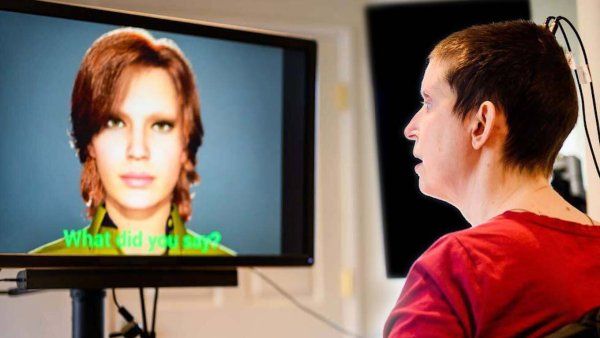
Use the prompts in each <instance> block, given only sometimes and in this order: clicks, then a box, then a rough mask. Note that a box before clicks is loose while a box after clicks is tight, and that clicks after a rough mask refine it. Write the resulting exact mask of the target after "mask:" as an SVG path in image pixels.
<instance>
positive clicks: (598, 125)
mask: <svg viewBox="0 0 600 338" xmlns="http://www.w3.org/2000/svg"><path fill="white" fill-rule="evenodd" d="M551 18H553V17H549V18H548V19H546V22H548V21H549V19H551ZM561 20H562V21H565V22H566V23H567V24H568V25H569V26H570V27H571V30H572V31H573V33H574V34H575V36H576V37H577V41H578V42H579V46H580V47H581V51H582V53H583V58H584V60H585V67H587V71H588V72H589V71H591V70H590V68H589V63H588V58H587V52H586V51H585V47H584V45H583V41H582V40H581V36H579V33H578V32H577V30H576V29H575V26H574V25H573V24H572V23H571V21H569V20H568V19H567V18H565V17H563V16H558V17H556V19H555V20H554V24H555V26H558V28H559V29H560V31H561V34H562V36H563V38H564V40H565V42H566V44H567V49H568V50H569V52H570V53H572V50H571V46H570V44H569V40H568V39H567V34H566V33H565V30H564V29H563V27H562V24H561V23H560V21H561ZM554 32H556V27H555V29H554V30H553V33H554ZM590 76H591V74H590ZM575 79H576V80H577V89H578V91H579V97H580V98H581V110H582V113H583V126H584V129H585V135H586V138H587V141H588V146H589V147H590V152H591V154H592V160H593V162H594V166H595V169H596V173H597V174H598V177H600V167H599V166H598V160H597V159H596V153H595V152H594V147H593V145H592V139H591V138H590V133H589V130H588V126H587V116H586V114H585V99H584V96H583V90H582V89H581V81H580V80H579V74H578V73H577V69H575ZM590 91H591V93H592V109H593V110H594V118H595V121H596V131H597V133H598V137H599V138H600V122H599V121H598V111H597V108H596V95H595V92H594V86H593V84H592V81H590Z"/></svg>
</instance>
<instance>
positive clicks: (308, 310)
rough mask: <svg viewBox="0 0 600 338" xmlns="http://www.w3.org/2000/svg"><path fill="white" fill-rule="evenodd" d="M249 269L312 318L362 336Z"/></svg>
mask: <svg viewBox="0 0 600 338" xmlns="http://www.w3.org/2000/svg"><path fill="white" fill-rule="evenodd" d="M250 269H251V270H252V272H254V273H255V274H256V275H258V276H259V277H260V278H261V279H262V280H264V281H265V282H266V283H267V284H269V285H271V286H272V287H273V289H275V290H277V291H278V292H279V293H280V294H281V295H282V296H283V297H285V298H287V299H288V300H289V301H290V302H292V304H294V305H296V306H297V307H298V308H299V309H300V310H302V311H304V312H306V313H308V314H309V315H311V316H313V317H314V318H316V319H318V320H320V321H321V322H323V323H325V324H327V325H328V326H330V327H331V328H333V329H335V330H337V331H338V332H341V333H343V334H345V335H347V336H351V337H357V338H363V336H362V335H360V334H358V333H355V332H352V331H350V330H348V329H346V328H344V327H343V326H341V325H340V324H338V323H336V322H334V321H333V320H331V319H329V318H327V317H325V316H323V315H322V314H320V313H318V312H316V311H315V310H313V309H311V308H309V307H307V306H305V305H304V304H302V303H300V301H298V300H297V299H296V298H294V296H292V295H291V294H290V293H288V292H286V291H285V290H283V289H282V288H281V287H280V286H279V285H277V283H275V282H274V281H273V280H272V279H270V278H269V277H267V276H266V275H265V274H263V273H262V272H261V271H260V270H258V269H257V268H255V267H250Z"/></svg>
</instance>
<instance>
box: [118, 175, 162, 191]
mask: <svg viewBox="0 0 600 338" xmlns="http://www.w3.org/2000/svg"><path fill="white" fill-rule="evenodd" d="M121 180H123V182H124V183H125V184H126V185H127V186H128V187H130V188H144V187H147V186H148V185H150V183H152V181H154V176H152V175H148V174H144V173H127V174H125V175H121Z"/></svg>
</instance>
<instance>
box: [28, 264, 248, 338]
mask: <svg viewBox="0 0 600 338" xmlns="http://www.w3.org/2000/svg"><path fill="white" fill-rule="evenodd" d="M17 279H18V280H19V281H18V282H17V288H18V290H19V291H22V292H23V293H26V292H27V291H32V290H40V289H71V305H72V337H73V338H104V337H105V336H104V297H105V294H106V293H105V291H104V289H105V288H141V287H183V286H200V287H202V286H204V287H208V286H237V285H238V278H237V270H236V269H235V268H232V267H227V268H221V267H203V268H181V269H175V268H152V269H141V268H132V269H125V268H119V269H109V268H85V269H82V268H73V269H64V268H61V269H54V268H44V269H25V270H22V271H19V273H18V274H17Z"/></svg>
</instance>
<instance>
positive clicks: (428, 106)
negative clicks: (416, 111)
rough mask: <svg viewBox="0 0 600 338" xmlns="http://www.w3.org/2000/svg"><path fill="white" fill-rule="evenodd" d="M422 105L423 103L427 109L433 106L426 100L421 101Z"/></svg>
mask: <svg viewBox="0 0 600 338" xmlns="http://www.w3.org/2000/svg"><path fill="white" fill-rule="evenodd" d="M421 105H423V106H424V107H425V109H426V110H429V109H430V108H431V103H428V102H425V101H421Z"/></svg>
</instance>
